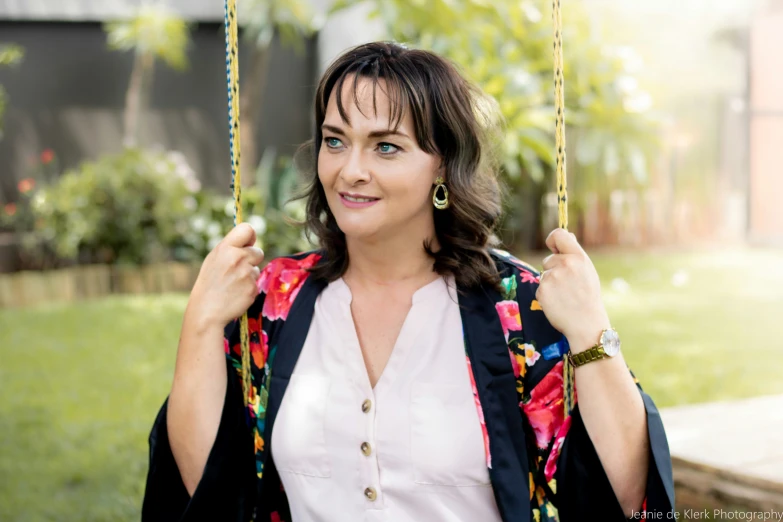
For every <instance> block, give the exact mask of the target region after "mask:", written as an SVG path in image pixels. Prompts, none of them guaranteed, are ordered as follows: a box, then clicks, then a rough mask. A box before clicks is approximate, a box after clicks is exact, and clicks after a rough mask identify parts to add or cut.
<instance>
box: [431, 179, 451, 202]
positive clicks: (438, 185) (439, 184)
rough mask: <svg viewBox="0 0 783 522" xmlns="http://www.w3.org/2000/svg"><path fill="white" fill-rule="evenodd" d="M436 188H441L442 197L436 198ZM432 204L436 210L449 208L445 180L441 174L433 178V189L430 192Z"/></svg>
mask: <svg viewBox="0 0 783 522" xmlns="http://www.w3.org/2000/svg"><path fill="white" fill-rule="evenodd" d="M438 189H443V199H438ZM432 204H433V205H435V208H437V209H438V210H443V209H446V208H449V189H447V188H446V182H445V181H444V180H443V177H442V176H438V178H437V179H436V180H435V191H434V192H433V193H432Z"/></svg>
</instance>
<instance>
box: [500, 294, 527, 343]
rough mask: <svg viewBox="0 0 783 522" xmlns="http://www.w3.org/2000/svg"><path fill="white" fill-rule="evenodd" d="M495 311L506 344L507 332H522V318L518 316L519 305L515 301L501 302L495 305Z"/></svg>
mask: <svg viewBox="0 0 783 522" xmlns="http://www.w3.org/2000/svg"><path fill="white" fill-rule="evenodd" d="M495 309H496V310H497V312H498V316H499V317H500V324H501V326H503V335H504V336H505V338H506V343H508V337H509V332H521V331H522V318H521V317H520V315H519V303H517V302H516V301H501V302H499V303H497V304H495Z"/></svg>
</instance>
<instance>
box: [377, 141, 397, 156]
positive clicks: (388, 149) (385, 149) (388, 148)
mask: <svg viewBox="0 0 783 522" xmlns="http://www.w3.org/2000/svg"><path fill="white" fill-rule="evenodd" d="M378 150H379V151H380V153H381V154H394V153H395V152H397V151H398V150H399V147H397V146H396V145H392V144H391V143H379V144H378Z"/></svg>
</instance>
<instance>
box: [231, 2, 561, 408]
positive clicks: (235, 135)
mask: <svg viewBox="0 0 783 522" xmlns="http://www.w3.org/2000/svg"><path fill="white" fill-rule="evenodd" d="M552 21H553V28H554V31H553V32H554V81H555V110H556V113H557V116H556V124H555V149H556V152H557V153H556V158H557V165H556V182H557V210H558V212H557V214H558V227H559V228H562V229H564V230H567V229H568V206H567V196H566V190H567V186H566V162H565V147H566V143H565V95H564V92H565V91H564V88H563V34H562V25H563V21H562V17H561V12H560V0H553V2H552ZM225 27H226V77H227V79H228V127H229V140H230V147H229V148H230V152H231V189H232V190H233V194H234V226H236V225H239V224H240V223H242V202H241V193H242V182H241V180H242V178H241V172H240V168H239V164H240V146H239V144H240V140H239V39H238V38H239V37H238V35H239V32H238V24H237V0H225ZM240 342H241V353H242V371H241V374H242V398H243V401H244V403H245V406H247V404H248V403H249V402H250V403H252V402H254V400H255V397H252V395H253V393H254V392H253V388H252V386H251V383H250V380H251V377H250V347H249V337H248V326H247V313H245V314H243V315H242V318H241V319H240ZM563 388H564V390H563V392H564V393H563V396H564V401H563V402H564V410H565V417H568V416H570V415H571V411H572V410H573V405H574V374H573V368H572V367H571V364H570V362H569V360H568V356H567V355H564V356H563Z"/></svg>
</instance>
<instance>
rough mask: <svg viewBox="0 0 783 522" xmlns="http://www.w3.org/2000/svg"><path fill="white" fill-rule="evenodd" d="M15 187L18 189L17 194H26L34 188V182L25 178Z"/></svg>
mask: <svg viewBox="0 0 783 522" xmlns="http://www.w3.org/2000/svg"><path fill="white" fill-rule="evenodd" d="M17 187H18V188H19V192H21V193H22V194H27V193H28V192H30V191H31V190H33V189H34V188H35V180H34V179H33V178H25V179H23V180H22V181H20V182H19V185H17Z"/></svg>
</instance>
